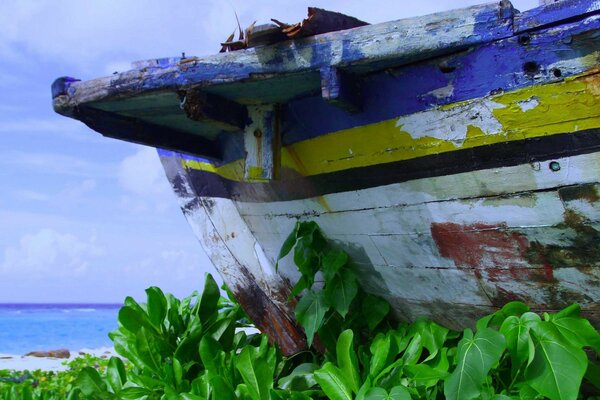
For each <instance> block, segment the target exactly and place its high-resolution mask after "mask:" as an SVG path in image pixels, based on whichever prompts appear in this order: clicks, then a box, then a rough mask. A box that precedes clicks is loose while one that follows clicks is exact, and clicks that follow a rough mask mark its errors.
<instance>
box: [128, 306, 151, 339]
mask: <svg viewBox="0 0 600 400" xmlns="http://www.w3.org/2000/svg"><path fill="white" fill-rule="evenodd" d="M119 323H120V324H121V325H122V326H123V328H125V329H127V330H128V331H129V332H132V333H137V332H138V331H139V330H140V328H142V327H145V328H151V329H154V327H153V326H152V324H151V323H150V321H149V320H148V316H147V315H146V313H145V312H144V311H143V310H142V309H141V308H139V309H135V308H133V307H130V306H123V307H121V309H120V310H119Z"/></svg>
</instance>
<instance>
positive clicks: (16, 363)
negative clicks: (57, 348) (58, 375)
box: [0, 347, 116, 371]
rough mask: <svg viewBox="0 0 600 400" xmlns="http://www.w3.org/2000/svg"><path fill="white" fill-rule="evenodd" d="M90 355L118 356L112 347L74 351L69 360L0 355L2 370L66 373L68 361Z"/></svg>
mask: <svg viewBox="0 0 600 400" xmlns="http://www.w3.org/2000/svg"><path fill="white" fill-rule="evenodd" d="M80 353H85V354H90V355H93V356H96V357H103V358H104V357H106V358H109V357H111V356H113V355H116V353H115V350H114V349H113V348H112V347H101V348H98V349H81V350H79V351H72V352H71V357H69V358H49V357H31V356H20V355H13V354H1V353H0V370H2V369H9V370H15V371H25V370H29V371H34V370H36V369H41V370H45V371H64V370H66V369H67V368H68V367H67V366H66V365H64V364H66V363H67V362H68V361H71V360H73V359H74V358H77V357H79V356H81V355H82V354H80Z"/></svg>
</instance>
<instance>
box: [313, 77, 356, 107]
mask: <svg viewBox="0 0 600 400" xmlns="http://www.w3.org/2000/svg"><path fill="white" fill-rule="evenodd" d="M321 97H323V100H325V101H326V102H327V103H329V104H331V105H334V106H336V107H339V108H341V109H342V110H345V111H348V112H351V113H356V112H358V111H360V108H361V100H360V87H359V78H357V77H352V76H350V75H348V74H347V73H345V72H344V71H342V70H340V69H339V68H332V67H324V68H321Z"/></svg>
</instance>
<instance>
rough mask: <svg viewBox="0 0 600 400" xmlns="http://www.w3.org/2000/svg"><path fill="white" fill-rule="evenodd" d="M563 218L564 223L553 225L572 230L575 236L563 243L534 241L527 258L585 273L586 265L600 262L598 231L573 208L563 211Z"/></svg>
mask: <svg viewBox="0 0 600 400" xmlns="http://www.w3.org/2000/svg"><path fill="white" fill-rule="evenodd" d="M563 219H564V223H561V224H557V225H555V226H554V227H555V228H558V229H563V230H567V229H568V230H572V231H574V232H575V237H574V238H573V239H571V241H570V242H567V243H565V244H564V245H554V244H548V245H542V244H540V243H537V242H534V243H532V245H531V247H530V250H529V251H528V252H527V259H528V261H530V262H531V263H536V264H543V263H544V262H547V263H549V264H550V265H552V266H554V267H574V268H577V269H578V270H580V271H581V272H584V273H585V272H586V271H588V268H587V267H589V266H593V265H598V263H600V232H599V231H598V230H597V229H595V228H594V227H593V226H591V223H590V221H589V220H588V219H587V218H585V217H583V216H582V215H580V214H578V213H576V212H575V211H573V210H567V211H565V213H564V214H563Z"/></svg>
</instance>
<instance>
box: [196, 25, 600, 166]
mask: <svg viewBox="0 0 600 400" xmlns="http://www.w3.org/2000/svg"><path fill="white" fill-rule="evenodd" d="M596 51H600V16H592V17H588V18H587V19H585V20H584V22H583V23H582V22H575V23H571V24H566V25H563V26H561V27H560V29H557V28H549V29H542V30H540V31H538V32H535V33H531V34H530V35H529V39H528V42H527V43H523V42H522V41H521V40H520V38H519V37H511V38H507V39H504V40H501V41H498V42H494V43H489V44H486V45H483V46H479V47H476V48H474V49H473V50H471V51H468V52H463V53H457V54H454V55H451V56H447V57H444V58H441V59H434V60H430V61H423V62H420V63H416V64H413V65H410V66H405V67H402V68H398V69H395V70H389V71H387V72H386V73H381V74H375V75H372V76H369V77H366V78H364V79H363V80H362V81H361V90H362V93H363V99H364V101H363V108H362V111H361V112H360V113H358V114H349V113H347V112H345V111H344V110H342V109H340V108H338V107H336V106H333V105H331V104H328V103H327V102H325V101H324V100H323V99H322V98H321V96H320V95H319V96H312V97H308V98H302V99H297V100H294V101H291V102H289V103H288V104H286V105H285V106H284V113H283V115H284V116H285V118H284V119H283V126H282V142H283V144H284V145H289V144H292V143H295V142H298V141H301V140H305V139H308V138H312V137H317V136H320V135H323V134H326V133H329V132H335V131H339V130H342V129H348V128H351V127H354V126H360V125H365V124H369V123H374V122H378V121H382V120H386V119H390V118H395V117H399V116H403V115H409V114H412V113H416V112H420V111H424V110H427V109H431V108H433V107H438V106H442V105H446V104H451V103H454V102H458V101H464V100H468V99H473V98H479V97H482V96H486V95H488V94H490V92H500V91H511V90H515V89H519V88H523V87H527V86H530V85H531V84H541V83H547V82H556V81H560V80H561V79H563V78H564V77H568V76H571V75H573V74H578V73H581V72H583V71H584V70H585V66H582V65H580V64H579V62H577V61H576V60H577V59H579V58H580V57H584V56H586V55H589V54H592V53H593V52H596ZM570 60H572V62H569V61H570ZM527 62H533V63H536V64H537V65H538V67H539V72H538V73H536V74H533V75H531V74H528V73H526V72H525V71H524V64H525V63H527ZM558 62H562V63H563V64H565V65H566V66H567V67H565V68H563V69H562V70H561V71H560V75H561V76H560V77H556V76H555V71H553V70H551V67H550V66H552V65H556V63H558ZM569 65H571V66H570V67H568V66H569ZM220 139H221V146H225V147H224V151H223V154H224V158H223V160H222V162H223V163H226V162H228V161H232V160H236V159H240V158H243V157H244V147H243V141H242V140H241V136H239V135H232V134H224V135H221V136H220ZM186 157H188V156H186ZM191 158H193V159H196V158H194V157H191Z"/></svg>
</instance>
